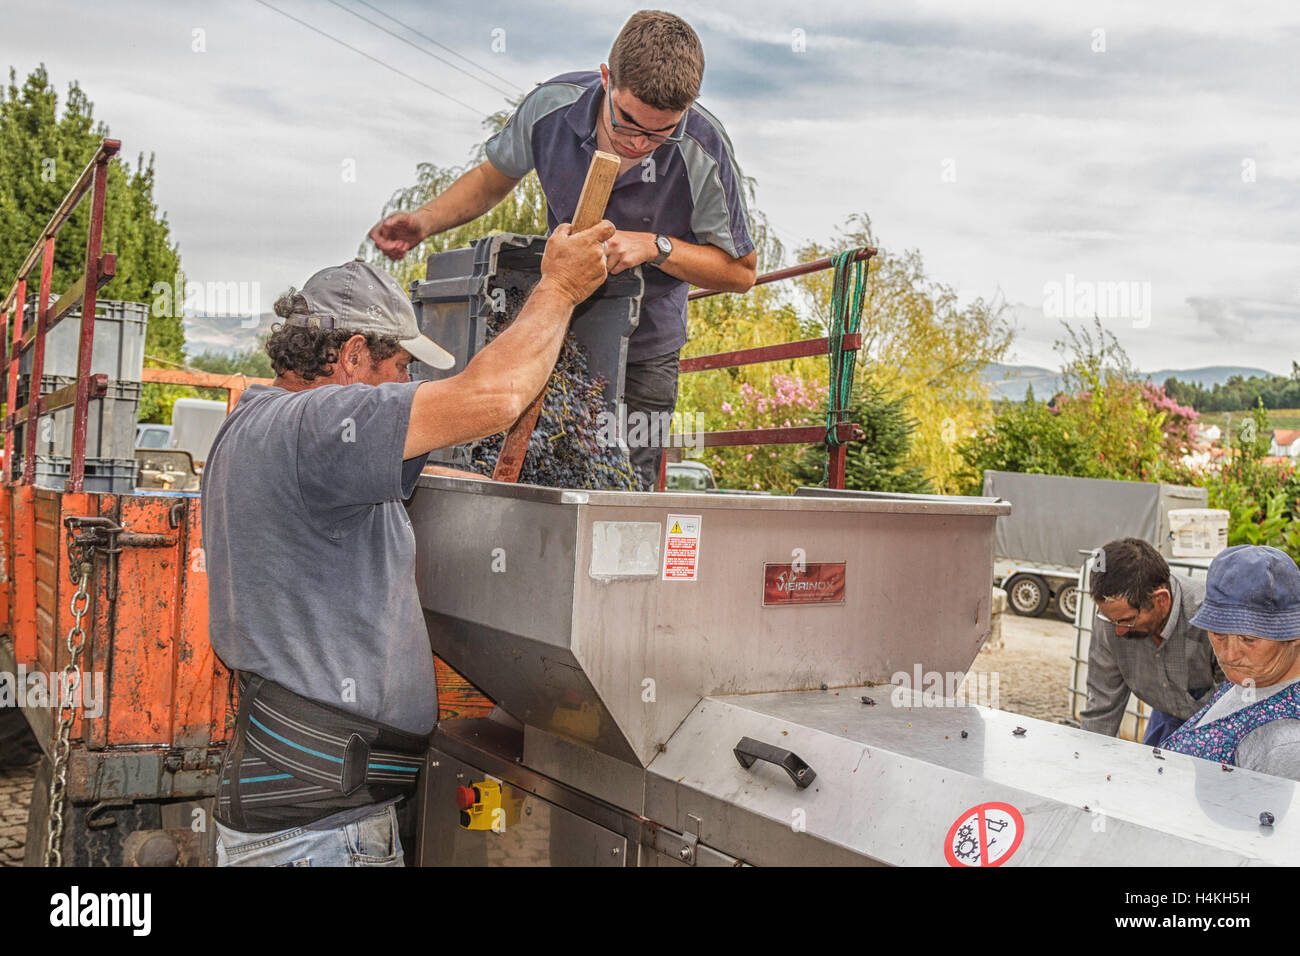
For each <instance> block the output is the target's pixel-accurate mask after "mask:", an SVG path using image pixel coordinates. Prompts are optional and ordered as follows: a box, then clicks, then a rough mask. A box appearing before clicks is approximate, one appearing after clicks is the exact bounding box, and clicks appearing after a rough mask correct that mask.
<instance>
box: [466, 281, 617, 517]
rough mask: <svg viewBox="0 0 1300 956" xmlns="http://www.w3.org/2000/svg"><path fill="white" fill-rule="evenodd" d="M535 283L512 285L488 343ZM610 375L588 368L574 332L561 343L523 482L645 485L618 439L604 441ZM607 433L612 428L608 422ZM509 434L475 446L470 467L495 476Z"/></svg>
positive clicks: (522, 473)
mask: <svg viewBox="0 0 1300 956" xmlns="http://www.w3.org/2000/svg"><path fill="white" fill-rule="evenodd" d="M530 291H531V289H530V288H518V287H509V288H507V289H506V290H505V293H506V297H505V299H506V311H505V312H494V313H493V314H492V315H491V316H490V317H489V318H488V323H487V330H486V333H485V336H484V338H485V343H484V344H486V343H487V342H490V341H492V339H494V338H495V337H496V336H497V335H498V334H499V333H500V332H501V331H502V330H503V329H505V328H506V327H507V326H508V325H509V324H510V323H511V322H512V321H514V318H515V316H516V315H517V314H518V313H519V310H520V309H521V308H523V304H524V302H526V301H527V299H528V293H529V292H530ZM605 384H606V383H605V379H604V377H603V376H599V375H597V376H595V377H592V376H591V374H590V373H589V372H588V370H587V350H586V349H584V348H583V347H582V346H581V345H580V344H579V343H578V341H577V339H575V338H574V336H573V333H572V332H570V333H569V334H568V335H566V336H565V337H564V344H563V345H562V346H561V347H560V357H559V359H558V360H557V361H556V363H555V371H554V372H552V373H551V378H550V381H548V382H547V383H546V393H545V396H544V397H543V399H542V409H541V413H540V414H539V415H538V416H537V426H536V427H535V428H534V429H533V436H532V438H531V439H530V441H529V442H528V453H527V454H526V455H525V456H524V465H523V468H522V469H521V470H520V473H519V481H520V482H521V483H523V484H529V485H546V486H549V487H552V488H592V489H608V490H614V491H637V490H640V488H641V484H640V478H639V477H638V475H637V473H636V470H635V469H633V467H632V462H631V460H630V459H629V458H628V454H627V451H626V450H625V449H624V448H623V447H622V446H620V445H619V444H618V443H617V442H615V443H609V442H602V441H601V440H600V439H601V434H600V433H601V431H602V430H601V428H600V423H601V419H600V417H599V416H600V414H601V412H605V411H609V408H608V406H606V404H605ZM603 431H604V432H605V433H606V435H608V433H609V432H610V431H611V429H610V428H608V427H606V428H605V429H604V430H603ZM504 440H505V435H504V434H500V435H492V436H491V437H489V438H484V439H483V440H481V441H478V442H475V443H474V444H473V445H471V446H470V449H469V453H470V466H469V467H470V469H471V470H473V471H476V472H478V473H479V474H482V475H491V474H492V471H493V469H494V468H495V467H496V463H497V456H498V455H499V454H500V452H501V443H502V442H503V441H504Z"/></svg>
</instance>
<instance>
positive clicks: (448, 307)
mask: <svg viewBox="0 0 1300 956" xmlns="http://www.w3.org/2000/svg"><path fill="white" fill-rule="evenodd" d="M545 249H546V239H545V238H544V237H542V236H522V235H517V234H514V233H501V234H499V235H495V236H488V237H486V238H484V239H477V240H475V241H474V243H473V244H472V245H471V246H470V247H469V248H466V249H453V250H451V251H449V252H439V253H435V254H433V255H432V256H430V257H429V261H428V267H427V271H426V278H425V279H424V280H423V281H420V282H413V283H412V284H411V302H412V304H413V305H414V306H415V314H416V317H417V319H418V320H419V323H420V331H421V332H423V333H424V334H425V335H427V336H428V337H429V338H431V339H433V340H434V341H435V342H437V343H438V344H439V345H441V346H442V347H443V348H444V349H446V350H447V351H448V352H450V353H451V354H452V355H454V356H455V357H456V366H455V368H451V369H447V370H439V369H434V368H430V367H429V366H427V365H424V364H423V363H421V362H412V363H411V366H410V373H411V378H412V380H438V379H443V378H448V377H450V376H452V375H455V374H457V373H458V372H460V371H462V370H463V369H464V368H465V366H466V364H468V363H469V360H470V359H472V358H473V357H474V356H475V355H476V354H478V352H479V350H480V349H482V348H483V345H484V339H485V338H486V334H487V322H488V318H489V317H490V316H491V315H492V313H493V311H494V310H500V311H504V310H505V295H504V293H505V292H506V291H508V290H510V289H512V288H513V289H518V290H520V291H523V290H526V289H531V288H532V286H533V285H535V284H536V282H537V280H538V279H540V278H541V274H542V272H541V265H542V253H543V252H544V251H545ZM644 287H645V284H644V281H643V280H642V278H641V269H640V268H639V267H638V268H635V269H629V270H628V271H626V272H622V273H619V274H618V275H615V276H610V277H609V278H608V279H607V280H606V282H605V284H604V285H602V286H601V287H600V288H599V289H597V290H596V292H595V293H594V294H593V295H592V296H591V298H589V299H587V301H586V302H583V303H582V304H581V305H579V306H578V307H577V308H576V309H575V310H574V312H573V322H572V324H571V326H570V328H571V330H572V332H573V335H574V337H575V338H576V339H577V340H578V343H579V344H580V345H581V346H582V347H583V348H584V349H585V350H586V352H587V368H588V370H589V371H590V372H591V373H592V375H594V376H596V375H598V376H600V377H601V378H603V379H604V380H605V383H606V384H605V405H606V407H607V409H608V410H609V411H610V412H611V413H617V408H618V405H619V403H620V402H622V400H623V388H624V380H625V376H626V369H627V339H628V336H630V335H631V334H632V332H633V331H634V330H635V329H636V326H637V321H638V319H639V318H640V316H641V296H642V294H643V291H644ZM429 458H430V460H432V461H438V462H441V463H444V464H450V465H453V466H456V467H460V468H465V467H467V466H468V464H469V454H468V449H467V448H466V447H465V446H463V445H458V446H454V447H452V448H443V449H439V450H438V451H435V452H434V453H433V454H432V455H430V456H429Z"/></svg>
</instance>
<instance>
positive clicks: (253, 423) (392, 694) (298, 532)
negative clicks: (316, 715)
mask: <svg viewBox="0 0 1300 956" xmlns="http://www.w3.org/2000/svg"><path fill="white" fill-rule="evenodd" d="M418 387H419V383H418V382H409V383H390V384H384V385H378V386H371V385H322V386H319V387H317V388H311V389H307V390H306V391H301V392H290V391H286V390H285V389H282V388H277V387H274V386H267V385H253V386H250V387H249V388H248V389H246V390H245V391H244V394H243V395H242V396H241V397H240V399H239V404H238V405H236V406H235V409H234V411H233V412H231V414H230V416H229V417H228V418H227V419H226V421H225V423H224V424H223V425H222V426H221V430H220V431H219V432H218V433H217V437H216V440H215V441H214V442H213V445H212V449H211V451H210V452H209V454H208V460H207V466H206V468H205V469H204V473H203V548H204V557H205V560H206V564H207V572H208V609H209V611H208V613H209V621H210V627H209V633H210V638H211V641H212V647H213V649H214V650H215V651H216V652H217V656H218V657H220V658H221V660H222V662H223V663H225V665H226V666H227V667H230V668H232V669H235V670H241V671H251V672H253V673H255V674H260V675H261V676H262V677H265V678H269V679H270V680H273V681H275V682H277V683H279V684H282V685H283V686H285V687H287V688H289V689H290V690H292V691H294V692H295V693H298V694H301V695H303V696H304V697H309V698H312V699H313V700H317V701H320V702H321V703H324V704H329V705H332V706H335V707H340V708H342V709H344V710H351V711H355V712H357V713H359V714H362V715H364V716H366V717H369V718H372V719H374V720H378V721H381V722H382V723H386V724H389V725H391V726H393V727H397V728H399V729H401V730H404V731H407V732H408V733H414V734H425V733H428V732H429V731H431V730H432V729H433V725H434V721H435V717H436V715H437V691H436V689H435V685H434V673H433V653H432V651H431V650H430V648H429V638H428V632H427V631H426V629H425V624H424V615H423V612H422V611H421V609H420V601H419V597H418V594H417V592H416V585H415V534H414V532H413V530H412V528H411V522H410V519H409V518H408V517H407V515H406V509H405V508H404V507H403V505H402V500H403V499H404V498H406V497H408V496H409V495H410V494H411V492H412V491H414V490H415V483H416V480H417V479H418V478H419V475H420V471H421V469H422V468H423V467H424V462H425V458H426V457H427V456H425V455H421V456H420V457H418V458H412V459H411V460H409V461H406V462H403V461H402V449H403V446H404V444H405V441H406V427H407V422H408V420H409V418H410V414H411V402H412V401H413V400H414V397H415V390H416V389H417V388H418Z"/></svg>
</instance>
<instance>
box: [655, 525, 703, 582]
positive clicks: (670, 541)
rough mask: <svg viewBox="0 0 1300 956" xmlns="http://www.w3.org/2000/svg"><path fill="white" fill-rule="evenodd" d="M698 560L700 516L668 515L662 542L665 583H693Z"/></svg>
mask: <svg viewBox="0 0 1300 956" xmlns="http://www.w3.org/2000/svg"><path fill="white" fill-rule="evenodd" d="M699 558H700V516H699V515H669V516H668V534H667V537H666V539H665V540H664V576H663V580H665V581H694V580H695V570H696V566H697V564H698V562H699Z"/></svg>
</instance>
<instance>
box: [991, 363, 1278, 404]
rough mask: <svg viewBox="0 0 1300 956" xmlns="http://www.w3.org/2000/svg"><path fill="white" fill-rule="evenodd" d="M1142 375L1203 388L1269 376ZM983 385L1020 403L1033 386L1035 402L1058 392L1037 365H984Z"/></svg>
mask: <svg viewBox="0 0 1300 956" xmlns="http://www.w3.org/2000/svg"><path fill="white" fill-rule="evenodd" d="M1143 374H1144V375H1146V376H1147V378H1149V379H1151V381H1153V382H1155V383H1157V384H1164V382H1165V380H1166V379H1168V378H1171V377H1172V378H1176V379H1179V380H1180V381H1184V382H1195V383H1197V384H1198V385H1200V386H1202V387H1204V388H1212V387H1213V386H1215V385H1222V384H1224V383H1225V382H1227V381H1228V379H1229V378H1231V377H1232V376H1233V375H1240V376H1242V377H1243V378H1250V377H1251V376H1252V375H1270V374H1272V373H1271V372H1268V371H1267V370H1265V369H1262V368H1247V367H1246V366H1242V365H1209V366H1206V367H1205V368H1184V369H1178V368H1165V369H1160V370H1159V371H1155V372H1144V373H1143ZM982 377H983V379H984V381H985V382H987V383H988V384H989V385H990V386H991V387H992V394H993V397H994V398H1009V399H1011V400H1013V401H1022V400H1023V399H1024V397H1025V389H1026V388H1028V387H1030V386H1033V389H1034V397H1035V398H1037V399H1040V400H1042V399H1047V398H1051V397H1052V396H1053V395H1055V394H1056V393H1057V392H1058V391H1060V390H1061V373H1060V372H1057V371H1053V370H1051V369H1047V368H1040V367H1039V366H1037V365H1001V364H996V363H995V364H992V365H988V366H985V368H984V372H983V375H982Z"/></svg>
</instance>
